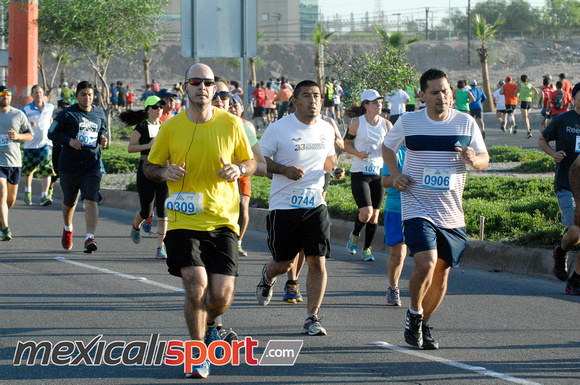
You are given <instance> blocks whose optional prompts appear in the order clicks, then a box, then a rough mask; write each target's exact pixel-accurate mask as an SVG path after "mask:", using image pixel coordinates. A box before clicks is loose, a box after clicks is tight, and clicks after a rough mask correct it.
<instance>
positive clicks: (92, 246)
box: [83, 237, 97, 254]
mask: <svg viewBox="0 0 580 385" xmlns="http://www.w3.org/2000/svg"><path fill="white" fill-rule="evenodd" d="M93 251H97V242H95V238H93V237H89V238H87V240H86V241H85V249H84V250H83V252H85V253H87V254H90V253H92V252H93Z"/></svg>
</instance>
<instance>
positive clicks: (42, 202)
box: [40, 195, 52, 206]
mask: <svg viewBox="0 0 580 385" xmlns="http://www.w3.org/2000/svg"><path fill="white" fill-rule="evenodd" d="M51 204H52V198H51V197H50V196H48V195H45V196H43V197H42V198H40V205H41V206H50V205H51Z"/></svg>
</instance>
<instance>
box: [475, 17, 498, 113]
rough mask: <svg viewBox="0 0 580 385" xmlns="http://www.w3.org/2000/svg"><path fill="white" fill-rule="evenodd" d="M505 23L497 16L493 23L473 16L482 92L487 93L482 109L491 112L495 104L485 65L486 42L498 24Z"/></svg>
mask: <svg viewBox="0 0 580 385" xmlns="http://www.w3.org/2000/svg"><path fill="white" fill-rule="evenodd" d="M503 23H505V19H504V18H502V17H500V18H498V19H497V20H496V21H495V23H493V25H490V24H487V22H486V21H485V17H483V16H481V15H480V14H476V15H475V17H474V18H473V26H474V27H475V35H476V36H477V38H478V39H479V40H481V47H480V48H478V49H477V53H478V54H479V62H480V63H481V76H482V78H483V84H482V88H483V92H485V94H486V95H487V100H486V101H485V102H484V103H483V111H485V112H493V111H495V106H494V105H493V98H492V97H491V95H492V94H491V86H490V83H489V70H488V67H487V52H488V49H487V45H486V44H487V42H488V41H489V40H492V39H493V38H494V37H495V33H496V31H497V29H498V28H499V26H500V25H502V24H503Z"/></svg>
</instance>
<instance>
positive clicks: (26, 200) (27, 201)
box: [24, 192, 32, 206]
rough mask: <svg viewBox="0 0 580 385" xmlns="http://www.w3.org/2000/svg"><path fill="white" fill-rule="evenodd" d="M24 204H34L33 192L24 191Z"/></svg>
mask: <svg viewBox="0 0 580 385" xmlns="http://www.w3.org/2000/svg"><path fill="white" fill-rule="evenodd" d="M24 204H25V205H28V206H30V205H31V204H32V193H29V192H25V193H24Z"/></svg>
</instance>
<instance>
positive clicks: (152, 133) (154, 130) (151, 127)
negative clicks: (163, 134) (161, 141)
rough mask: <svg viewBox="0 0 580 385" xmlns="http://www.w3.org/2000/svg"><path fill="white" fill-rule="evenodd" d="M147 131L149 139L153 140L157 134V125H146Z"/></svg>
mask: <svg viewBox="0 0 580 385" xmlns="http://www.w3.org/2000/svg"><path fill="white" fill-rule="evenodd" d="M147 130H148V131H149V137H150V138H151V139H153V138H155V137H156V136H157V134H158V133H159V124H148V125H147Z"/></svg>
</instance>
